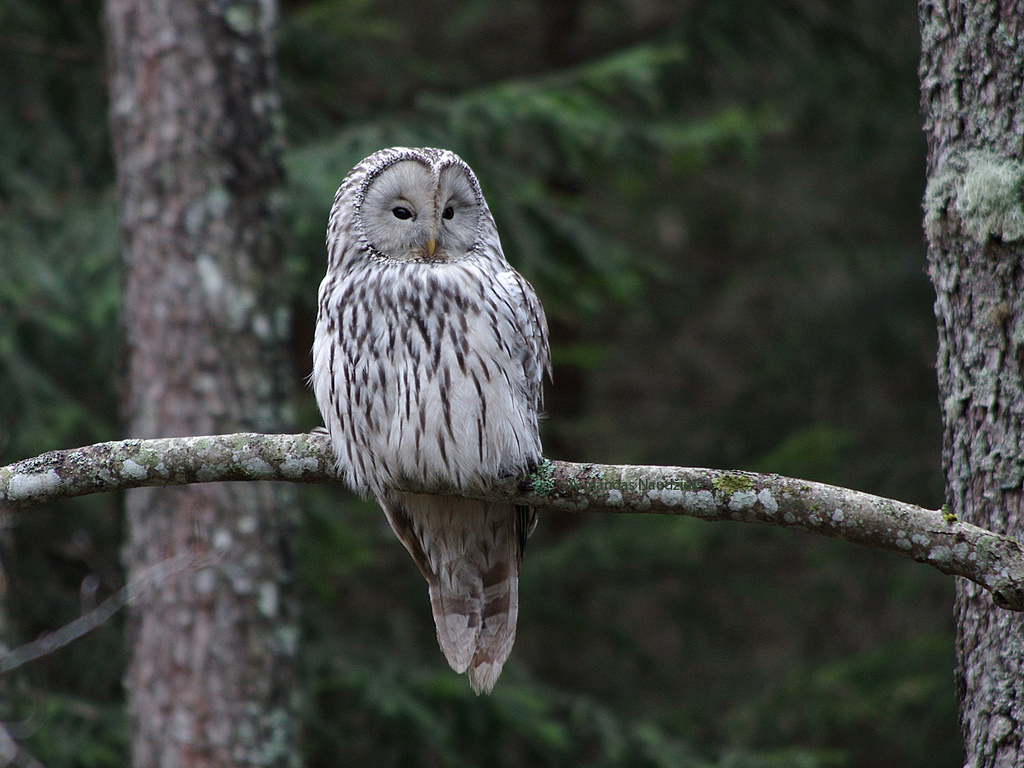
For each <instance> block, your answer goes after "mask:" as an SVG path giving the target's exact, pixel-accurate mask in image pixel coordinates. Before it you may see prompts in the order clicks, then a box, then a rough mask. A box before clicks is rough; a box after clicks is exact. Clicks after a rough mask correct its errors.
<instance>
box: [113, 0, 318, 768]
mask: <svg viewBox="0 0 1024 768" xmlns="http://www.w3.org/2000/svg"><path fill="white" fill-rule="evenodd" d="M275 12H276V7H275V3H274V2H273V0H232V2H230V3H218V2H206V1H205V0H107V3H106V19H107V31H108V46H107V47H108V54H109V64H110V67H109V70H110V78H109V80H110V119H111V136H112V140H113V149H114V159H115V161H116V165H117V186H118V192H119V203H120V218H121V232H122V238H123V253H124V258H123V264H124V297H123V311H122V324H123V329H124V339H125V347H124V348H125V385H124V391H123V396H122V404H123V418H124V424H125V429H126V432H127V434H128V435H130V436H134V437H142V438H144V437H154V436H156V435H194V434H203V433H208V432H234V431H237V430H259V431H279V430H280V429H281V428H282V427H283V426H284V418H283V413H282V405H283V402H284V396H285V394H286V391H287V389H288V382H289V377H288V375H287V374H288V368H287V365H286V354H285V342H286V339H287V331H288V328H287V325H288V322H287V305H286V303H285V298H284V296H283V283H284V280H283V254H284V248H283V247H282V244H281V237H280V232H281V227H280V222H279V220H278V216H277V215H276V208H277V205H278V201H279V199H280V194H281V193H280V188H281V184H282V172H281V166H280V162H279V155H280V148H281V136H280V129H279V123H280V111H279V108H278V96H277V92H276V75H275V69H274V64H273V53H274V52H273V43H272V31H273V23H274V15H275ZM121 470H122V471H128V472H129V473H130V471H131V470H130V467H128V468H126V467H124V466H122V467H121ZM101 482H102V481H101ZM286 493H287V491H286V488H284V487H282V486H280V485H274V484H269V483H253V484H241V483H235V484H213V483H208V484H201V485H192V486H187V487H183V488H177V489H174V490H163V489H157V488H146V489H143V490H136V491H133V492H131V493H130V494H128V497H127V499H126V512H127V521H128V525H127V531H126V534H127V535H126V538H127V541H126V544H125V548H124V560H125V564H126V566H127V569H128V583H135V582H136V581H137V580H138V579H139V578H140V577H141V575H142V574H143V573H145V572H147V570H148V569H150V568H152V567H153V565H154V564H156V563H159V562H162V561H164V560H166V559H167V558H168V557H171V556H173V555H175V554H178V553H182V552H194V553H203V552H208V551H216V552H217V553H218V554H219V555H220V557H219V559H218V560H217V561H216V562H213V563H211V564H210V565H209V566H207V567H203V568H198V569H190V570H186V571H183V572H181V573H179V574H176V575H174V576H172V577H169V578H166V579H164V580H162V581H161V582H160V583H159V584H156V585H154V587H153V588H152V589H150V590H147V591H146V592H145V593H144V594H142V595H140V596H139V597H138V598H137V599H135V600H133V602H132V603H131V605H130V611H129V618H130V621H129V641H130V652H131V662H130V665H129V670H128V674H127V676H126V688H127V693H128V710H129V714H130V717H131V726H132V745H131V752H132V764H133V765H134V766H135V768H156V767H157V766H159V767H160V768H200V767H202V768H205V767H207V766H228V765H231V766H239V767H241V766H289V765H294V764H295V763H296V762H297V761H298V760H299V757H298V754H299V752H298V747H297V743H296V742H297V739H296V727H295V723H296V720H295V718H294V717H293V702H294V697H295V686H296V675H295V666H294V653H295V647H294V645H295V637H296V616H295V613H296V611H295V608H296V605H295V602H294V600H293V599H292V597H291V589H290V585H291V580H290V573H289V557H288V554H287V553H288V544H289V541H290V540H291V536H290V533H291V530H290V525H289V523H288V515H289V513H290V511H291V508H292V505H291V504H290V502H289V500H288V499H287V498H286V497H285V495H286Z"/></svg>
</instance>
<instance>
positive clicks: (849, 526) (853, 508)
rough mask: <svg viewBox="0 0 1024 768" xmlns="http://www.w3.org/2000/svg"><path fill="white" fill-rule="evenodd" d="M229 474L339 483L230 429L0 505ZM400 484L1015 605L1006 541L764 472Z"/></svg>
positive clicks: (1019, 595) (18, 493)
mask: <svg viewBox="0 0 1024 768" xmlns="http://www.w3.org/2000/svg"><path fill="white" fill-rule="evenodd" d="M231 480H236V481H237V480H247V481H259V480H277V481H288V482H300V483H340V482H341V476H340V474H339V473H338V471H337V469H336V466H335V460H334V455H333V453H332V451H331V446H330V441H329V440H328V438H327V436H326V435H324V434H319V433H311V434H301V435H261V434H251V433H240V434H232V435H217V436H211V437H178V438H163V439H156V440H121V441H116V442H110V443H98V444H96V445H89V446H85V447H83V448H75V449H70V450H63V451H51V452H49V453H45V454H43V455H41V456H38V457H36V458H32V459H26V460H24V461H20V462H17V463H15V464H11V465H9V466H6V467H2V468H0V511H7V512H10V511H15V510H20V509H27V508H28V507H31V506H34V505H37V504H43V503H46V502H50V501H55V500H57V499H63V498H70V497H74V496H84V495H87V494H91V493H100V492H106V491H117V490H127V489H130V488H141V487H150V486H171V485H185V484H188V483H202V482H222V481H231ZM404 490H409V491H418V492H426V493H438V494H451V495H461V496H469V497H472V498H480V499H486V500H490V501H506V502H507V501H511V502H514V503H516V504H526V505H529V506H534V507H539V508H543V509H553V510H561V511H566V512H575V513H584V512H621V513H653V514H677V515H687V516H690V517H696V518H700V519H702V520H708V521H724V520H733V521H738V522H746V523H760V524H763V525H774V526H779V527H783V528H800V529H802V530H806V531H810V532H812V533H818V534H821V535H824V536H831V537H834V538H839V539H844V540H846V541H850V542H853V543H855V544H861V545H864V546H868V547H872V548H874V549H881V550H885V551H887V552H892V553H893V554H897V555H900V556H902V557H909V558H911V559H913V560H916V561H918V562H921V563H927V564H929V565H932V566H934V567H935V568H937V569H939V570H940V571H942V572H944V573H948V574H953V575H956V576H962V577H964V578H967V579H970V580H971V581H974V582H976V583H977V584H980V585H981V586H983V587H984V588H986V589H987V590H989V591H990V592H991V593H992V597H993V600H994V601H995V603H996V604H997V605H999V606H1001V607H1003V608H1007V609H1010V610H1015V611H1022V610H1024V549H1022V548H1021V546H1020V545H1019V544H1018V543H1017V542H1016V541H1015V540H1013V539H1011V538H1009V537H1006V536H1001V535H998V534H995V533H992V532H991V531H986V530H985V529H983V528H979V527H977V526H974V525H970V524H968V523H964V522H962V521H960V520H958V519H957V517H956V516H955V514H953V513H951V512H950V511H949V510H948V509H945V508H944V509H939V510H930V509H925V508H923V507H918V506H915V505H913V504H907V503H905V502H901V501H895V500H893V499H887V498H883V497H880V496H873V495H871V494H867V493H862V492H860V491H854V490H851V489H848V488H840V487H837V486H833V485H826V484H824V483H815V482H810V481H807V480H796V479H793V478H789V477H783V476H781V475H773V474H756V473H752V472H738V471H726V470H716V469H693V468H685V467H657V466H614V465H604V464H574V463H571V462H565V461H549V460H545V461H544V462H542V463H541V464H540V465H539V466H537V467H536V468H534V470H533V471H532V472H530V473H529V474H527V475H525V476H522V477H508V478H504V479H502V480H499V481H497V482H496V483H494V484H493V485H491V486H489V487H488V488H481V489H463V490H458V489H452V488H450V487H444V486H432V487H417V486H414V485H409V486H408V487H407V488H405V489H404Z"/></svg>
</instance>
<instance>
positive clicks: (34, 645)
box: [0, 553, 199, 765]
mask: <svg viewBox="0 0 1024 768" xmlns="http://www.w3.org/2000/svg"><path fill="white" fill-rule="evenodd" d="M198 565H199V563H198V558H196V556H195V555H193V554H191V553H189V554H181V555H175V556H174V557H169V558H167V559H166V560H162V561H160V562H159V563H157V564H156V565H153V566H151V567H149V568H147V569H146V570H144V571H143V572H142V573H140V574H139V575H138V576H136V577H135V578H134V579H132V581H131V583H130V584H127V585H125V586H124V587H121V589H119V590H117V592H115V593H114V594H112V595H111V596H110V597H108V598H107V599H106V600H104V601H103V602H102V603H100V604H99V605H97V606H96V607H95V608H93V609H92V610H91V611H89V612H87V613H84V614H82V615H81V616H79V617H78V618H77V619H75V620H74V621H71V622H69V623H67V624H65V625H64V626H63V627H61V628H60V629H58V630H55V631H53V632H48V633H46V634H44V635H42V636H41V637H39V638H38V639H36V640H33V641H32V642H31V643H25V644H24V645H20V646H18V647H17V648H14V649H12V650H9V651H6V652H4V653H0V674H4V673H5V672H10V671H12V670H15V669H17V668H18V667H20V666H22V665H24V664H28V663H29V662H30V661H35V660H36V659H39V658H42V657H43V656H46V655H47V654H50V653H53V652H54V651H56V650H57V649H58V648H63V647H64V646H65V645H68V644H69V643H72V642H74V641H75V640H77V639H78V638H80V637H82V635H85V634H87V633H89V632H92V630H94V629H96V628H97V627H100V626H102V625H103V624H105V623H106V622H108V621H110V619H111V618H113V616H114V614H116V613H117V612H118V611H119V610H121V609H122V608H124V607H125V606H126V605H128V603H130V602H131V601H132V600H134V599H136V598H137V597H138V596H139V595H141V594H143V593H144V592H146V591H147V590H149V589H150V588H151V587H153V586H154V585H156V584H157V583H159V582H161V581H163V580H164V579H166V578H168V577H170V576H173V575H174V574H176V573H180V572H181V571H184V570H187V569H189V568H194V567H197V566H198ZM3 746H4V745H3V740H2V735H0V752H2V750H3ZM0 765H2V763H0Z"/></svg>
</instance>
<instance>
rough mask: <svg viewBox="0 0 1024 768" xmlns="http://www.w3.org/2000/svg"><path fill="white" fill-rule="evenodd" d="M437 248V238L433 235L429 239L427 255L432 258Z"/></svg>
mask: <svg viewBox="0 0 1024 768" xmlns="http://www.w3.org/2000/svg"><path fill="white" fill-rule="evenodd" d="M436 249H437V240H435V239H434V238H433V237H431V238H430V239H428V240H427V256H428V257H429V258H431V259H432V258H434V251H435V250H436Z"/></svg>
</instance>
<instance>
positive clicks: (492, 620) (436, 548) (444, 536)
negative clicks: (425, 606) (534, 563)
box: [381, 492, 535, 694]
mask: <svg viewBox="0 0 1024 768" xmlns="http://www.w3.org/2000/svg"><path fill="white" fill-rule="evenodd" d="M381 506H382V507H383V508H384V511H385V513H386V514H387V517H388V521H389V522H390V523H391V527H392V528H393V529H394V531H395V533H396V534H397V535H398V538H399V539H401V541H402V543H403V544H404V545H405V547H406V549H408V550H409V553H410V554H411V555H412V556H413V559H414V560H415V561H416V564H417V565H418V566H419V568H420V571H421V572H422V573H423V575H424V576H425V577H426V579H427V584H428V585H429V589H430V605H431V607H432V608H433V612H434V623H435V624H436V626H437V639H438V642H439V643H440V645H441V650H442V651H443V652H444V655H445V658H447V659H448V663H449V664H450V665H451V667H452V669H454V670H455V671H456V672H459V673H462V672H466V673H467V674H468V675H469V682H470V684H471V685H472V686H473V690H474V691H476V692H477V693H478V694H479V693H481V692H488V693H489V692H490V690H491V689H492V688H493V687H494V683H495V682H496V681H497V679H498V675H500V674H501V668H502V666H504V664H505V661H506V659H508V656H509V654H510V653H511V652H512V643H513V642H514V641H515V637H516V618H517V615H518V612H519V566H520V563H521V562H522V558H523V548H524V546H525V542H526V536H527V535H528V534H529V528H530V527H531V525H532V522H533V521H534V520H535V514H534V511H533V510H529V509H525V508H522V507H515V506H513V505H511V504H492V503H489V502H483V501H476V500H473V499H462V498H455V497H448V496H426V495H421V494H412V493H398V492H388V493H386V494H384V498H382V499H381Z"/></svg>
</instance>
